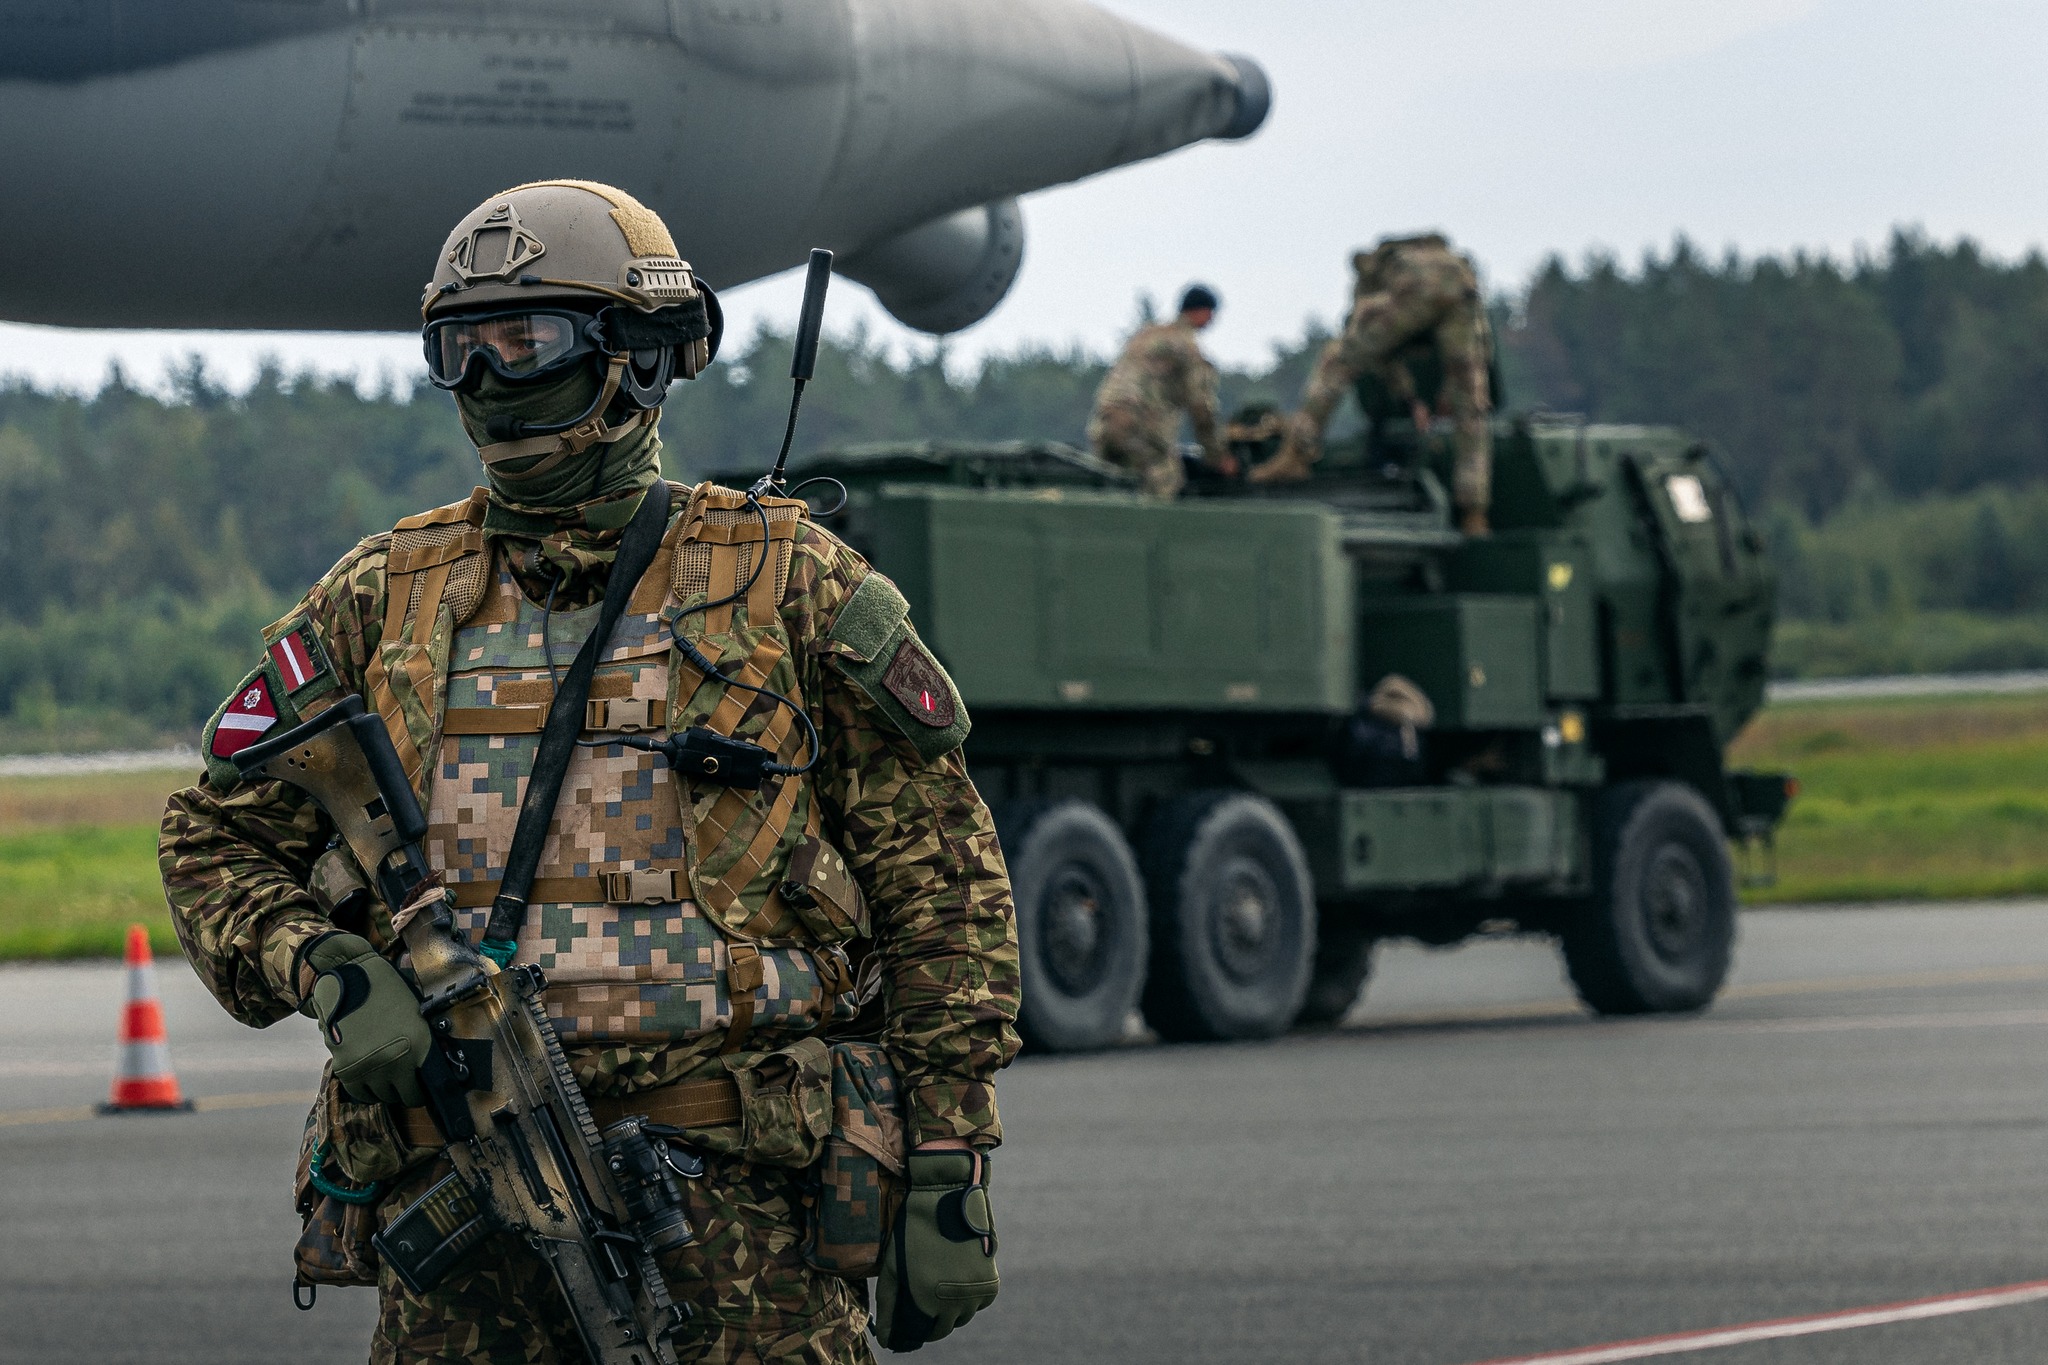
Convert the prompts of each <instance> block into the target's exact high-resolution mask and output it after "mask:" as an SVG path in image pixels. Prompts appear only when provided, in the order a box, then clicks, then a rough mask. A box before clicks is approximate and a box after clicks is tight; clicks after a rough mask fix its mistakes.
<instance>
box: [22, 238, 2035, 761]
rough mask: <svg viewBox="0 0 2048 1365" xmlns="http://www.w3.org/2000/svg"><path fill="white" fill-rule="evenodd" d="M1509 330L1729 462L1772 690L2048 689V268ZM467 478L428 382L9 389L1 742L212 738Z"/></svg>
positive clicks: (1585, 292) (766, 436)
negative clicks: (1755, 544)
mask: <svg viewBox="0 0 2048 1365" xmlns="http://www.w3.org/2000/svg"><path fill="white" fill-rule="evenodd" d="M1325 302H1326V303H1327V306H1328V308H1329V310H1330V313H1331V314H1334V313H1335V311H1336V309H1337V307H1338V306H1339V305H1340V304H1341V303H1342V300H1341V299H1338V298H1332V299H1330V300H1327V301H1325ZM1494 317H1495V322H1496V326H1497V328H1498V331H1499V334H1500V335H1501V337H1502V339H1503V346H1502V355H1501V367H1502V370H1503V372H1504V378H1505V388H1506V393H1507V395H1508V396H1509V398H1510V400H1511V406H1513V407H1520V408H1528V407H1536V406H1546V407H1550V408H1555V409H1576V410H1580V411H1584V412H1586V413H1588V414H1589V415H1590V416H1592V417H1594V418H1596V419H1602V420H1615V421H1654V422H1670V423H1676V424H1678V425H1681V426H1685V427H1687V428H1690V429H1692V430H1694V431H1697V432H1699V433H1700V434H1702V435H1704V436H1705V437H1707V438H1708V439H1709V440H1710V441H1712V442H1714V443H1715V444H1716V445H1717V446H1718V447H1719V448H1720V450H1721V451H1722V452H1723V454H1724V455H1725V457H1726V459H1727V461H1728V463H1729V465H1730V466H1731V468H1733V469H1734V470H1735V472H1736V477H1737V480H1738V482H1739V483H1740V484H1741V485H1742V486H1743V488H1744V489H1745V491H1746V493H1747V494H1748V496H1749V498H1750V500H1751V505H1752V506H1757V507H1761V508H1763V509H1765V510H1764V511H1763V513H1762V514H1761V516H1760V518H1759V520H1760V523H1761V525H1762V529H1763V530H1764V532H1765V534H1766V536H1767V537H1768V539H1769V542H1770V544H1771V547H1772V552H1773V554H1774V555H1775V556H1776V558H1777V561H1778V564H1779V566H1780V568H1781V570H1782V574H1783V581H1784V585H1785V587H1784V593H1785V597H1784V609H1785V615H1786V617H1787V620H1788V622H1789V625H1788V628H1787V630H1786V632H1785V635H1784V642H1783V645H1782V647H1781V651H1780V657H1781V661H1782V662H1781V671H1784V672H1793V673H1809V672H1835V671H1852V672H1854V671H1866V670H1870V669H1891V668H1965V667H1986V666H2003V665H2007V664H2012V665H2018V664H2048V266H2044V264H2043V263H2042V261H2041V260H2040V259H2038V258H2036V257H2029V258H2028V259H2026V260H2025V261H2021V262H2018V263H2006V262H2000V261H1997V260H1993V259H1989V258H1987V257H1985V256H1983V255H1982V254H1981V253H1980V252H1979V251H1978V250H1977V249H1976V248H1975V247H1974V246H1973V245H1971V244H1970V243H1968V242H1962V243H1959V244H1957V245H1955V246H1953V247H1943V246H1938V245H1933V244H1930V243H1929V242H1927V241H1926V240H1925V239H1923V238H1921V237H1918V236H1915V235H1911V234H1905V233H1901V234H1897V235H1895V236H1894V237H1893V239H1892V241H1891V243H1890V246H1889V248H1888V250H1887V252H1886V253H1885V255H1884V256H1883V257H1882V258H1881V259H1875V260H1863V261H1858V262H1856V263H1854V264H1853V265H1851V266H1842V265H1838V264H1836V263H1834V262H1831V261H1828V260H1825V259H1819V258H1812V257H1806V256H1795V257H1793V258H1791V259H1790V260H1777V259H1770V258H1766V259H1761V260H1756V261H1747V262H1746V261H1742V260H1739V259H1736V258H1733V257H1730V258H1728V259H1726V260H1723V261H1720V262H1718V263H1716V262H1712V261H1709V260H1707V259H1705V258H1704V257H1702V256H1700V255H1699V254H1698V253H1697V252H1695V251H1694V250H1693V249H1692V248H1691V247H1690V246H1688V245H1686V244H1685V243H1683V242H1681V243H1679V245H1678V246H1677V247H1676V248H1675V249H1674V250H1673V251H1672V253H1671V254H1670V255H1669V257H1668V258H1659V257H1656V256H1652V257H1650V258H1648V259H1646V260H1645V261H1644V262H1643V264H1642V267H1641V269H1640V270H1638V271H1636V272H1635V273H1633V274H1631V273H1629V272H1627V271H1625V270H1623V269H1622V268H1620V267H1619V266H1618V265H1617V264H1616V263H1615V262H1613V261H1612V260H1607V259H1599V258H1596V259H1594V260H1592V261H1589V262H1587V263H1586V265H1585V266H1584V267H1583V269H1581V270H1578V271H1574V270H1572V269H1570V268H1568V267H1566V266H1565V265H1564V264H1563V263H1562V262H1559V261H1552V262H1551V263H1550V264H1549V265H1547V266H1546V267H1544V269H1543V270H1541V271H1540V272H1539V273H1538V274H1537V275H1536V277H1535V278H1534V279H1533V280H1532V281H1531V282H1530V284H1529V285H1528V287H1527V289H1526V290H1525V291H1524V292H1523V294H1522V295H1521V297H1519V298H1517V299H1503V300H1498V301H1496V304H1495V305H1494ZM1326 338H1327V333H1324V332H1322V331H1319V330H1318V329H1317V328H1316V326H1315V325H1313V324H1312V325H1310V326H1309V327H1308V328H1306V329H1305V330H1304V334H1303V335H1302V337H1301V338H1300V339H1299V341H1297V342H1291V343H1287V344H1285V345H1281V346H1277V347H1276V348H1275V352H1274V355H1273V358H1272V362H1271V364H1270V365H1268V366H1265V367H1263V368H1260V369H1257V370H1246V371H1235V372H1230V373H1227V374H1226V375H1225V376H1224V384H1223V397H1224V403H1225V407H1226V409H1228V408H1230V407H1232V406H1235V405H1236V404H1237V403H1239V402H1242V401H1245V400H1247V399H1250V398H1254V397H1256V398H1262V399H1265V400H1268V401H1275V402H1279V403H1281V404H1291V403H1292V402H1293V401H1294V400H1295V397H1296V396H1297V395H1298V394H1299V393H1300V391H1301V387H1302V384H1303V382H1304V380H1305V379H1306V377H1307V373H1308V369H1309V365H1310V363H1311V361H1312V360H1313V358H1314V355H1315V353H1316V351H1317V349H1318V348H1319V347H1320V346H1321V344H1322V343H1323V341H1324V340H1326ZM1105 365H1106V361H1105V360H1104V358H1103V357H1100V356H1095V355H1090V354H1087V353H1085V352H1082V351H1079V350H1070V351H1064V352H1060V351H1052V350H1048V349H1045V348H1042V347H1041V348H1028V347H1027V348H1025V349H1023V350H1020V351H1018V352H1016V353H1014V354H1011V355H1005V356H994V357H990V358H987V359H985V360H983V361H982V362H980V363H979V364H978V365H977V366H975V367H973V368H971V369H970V370H966V371H964V372H963V371H962V369H961V368H960V367H959V366H957V365H953V364H951V363H950V362H949V359H948V356H947V354H946V352H945V350H944V349H943V347H939V346H932V347H929V348H924V349H920V350H916V351H914V352H913V353H912V354H911V355H909V356H908V357H907V358H899V357H897V356H894V355H892V354H891V352H890V351H889V350H888V349H887V348H886V347H884V346H882V345H881V344H880V343H878V342H877V341H876V340H875V339H874V338H872V337H870V336H868V335H866V334H864V333H860V334H856V335H854V336H852V337H850V338H846V339H844V340H841V341H838V342H833V343H828V344H827V345H826V346H825V347H824V349H823V351H822V353H821V355H820V360H819V368H818V376H817V380H816V382H814V383H813V384H812V385H811V386H810V388H809V389H808V391H807V394H806V399H805V406H804V417H803V424H802V427H801V428H800V431H799V435H798V448H799V451H800V452H801V451H805V450H815V449H819V448H824V447H829V446H836V445H842V444H846V443H849V442H856V441H874V440H889V439H947V438H966V439H978V440H1004V439H1014V438H1035V439H1053V440H1065V441H1071V442H1075V443H1079V442H1080V441H1081V440H1082V433H1083V430H1084V428H1085V426H1086V423H1087V417H1088V409H1089V404H1090V401H1091V399H1092V397H1093V394H1094V390H1095V387H1096V385H1097V384H1098V383H1099V382H1100V380H1101V377H1102V374H1103V371H1104V369H1105ZM788 372H789V341H788V339H787V338H785V337H781V336H777V335H775V334H773V333H770V332H767V331H765V330H764V331H759V332H757V333H756V334H755V335H754V336H753V337H752V338H751V339H748V340H746V341H744V342H739V341H737V340H735V342H734V344H732V345H731V346H729V348H728V350H727V354H726V356H725V357H724V358H723V359H722V360H721V362H720V363H719V364H718V365H716V366H714V367H712V369H711V370H710V372H709V373H707V374H706V375H705V377H704V378H702V379H700V380H698V381H696V382H695V383H692V384H685V385H679V386H678V387H677V388H676V390H675V391H674V392H673V394H672V395H671V398H670V402H669V405H668V411H667V415H666V418H665V420H664V422H663V425H662V436H663V440H664V441H665V443H666V448H667V466H668V470H669V472H670V474H671V475H673V476H675V477H679V478H690V477H695V476H698V475H701V474H704V473H708V472H712V471H730V470H744V469H756V468H765V467H766V466H767V464H768V463H769V461H770V460H771V459H772V458H773V456H774V453H775V449H776V446H777V444H778V443H779V441H780V440H781V436H782V431H783V423H784V418H785V415H786V412H787V406H788V399H789V388H788V381H787V379H786V376H787V374H788ZM1348 420H1349V421H1356V420H1357V419H1356V417H1355V416H1352V417H1350V418H1349V419H1348ZM1346 421H1347V419H1346V418H1344V417H1340V418H1339V421H1338V424H1337V426H1338V427H1339V428H1341V427H1342V426H1343V425H1344V424H1345V423H1346ZM478 475H479V469H478V465H477V462H476V455H475V452H474V451H473V450H472V449H471V447H470V445H469V442H468V441H467V440H466V439H465V437H464V436H463V434H462V430H461V427H460V424H459V423H458V422H457V421H456V419H455V415H454V411H453V408H452V406H451V405H450V404H449V402H448V400H447V398H446V397H445V396H444V395H442V394H440V393H439V392H437V391H436V390H434V389H432V388H431V387H430V386H427V385H425V384H424V383H421V384H418V385H416V386H415V387H413V388H410V389H406V388H391V387H386V388H384V389H380V390H376V391H365V390H364V389H362V388H359V387H358V386H357V385H355V384H354V383H353V382H351V381H348V380H342V379H333V378H324V377H320V376H317V375H312V374H300V375H286V374H285V373H284V372H282V371H281V370H280V369H278V368H276V367H275V366H272V367H268V368H266V369H264V370H263V371H262V372H261V373H260V374H259V375H258V376H257V377H256V379H255V381H254V383H253V384H252V385H251V386H250V387H249V388H248V390H247V391H245V392H242V393H230V392H228V391H226V390H225V389H224V388H222V387H221V386H220V385H219V384H218V383H217V382H216V381H215V380H213V379H212V378H211V377H209V376H208V375H207V373H206V372H205V370H204V368H203V367H202V366H201V365H200V363H199V362H198V361H197V360H196V359H195V360H193V361H191V362H189V363H187V364H186V365H184V366H183V367H181V368H179V369H178V370H177V371H176V372H174V373H173V374H172V375H171V376H170V382H169V384H168V385H167V388H166V391H165V392H163V393H151V392H145V391H143V390H141V389H138V388H136V387H135V386H134V385H132V384H130V383H128V382H127V381H126V379H125V378H123V377H122V376H121V375H120V374H119V372H118V371H117V372H115V373H113V374H112V375H111V376H110V377H109V379H108V381H107V382H106V383H105V384H104V385H103V386H102V387H101V389H100V390H99V392H97V393H95V394H91V395H81V394H72V393H61V392H45V391H40V390H37V389H34V388H31V387H28V386H26V385H23V384H20V383H16V384H13V385H0V588H4V592H0V749H13V750H19V749H24V748H49V747H61V748H91V747H98V746H101V745H109V744H117V745H118V744H131V743H148V742H152V741H154V740H156V739H158V738H159V737H161V736H163V735H166V734H173V733H175V734H182V735H186V736H190V735H191V734H192V732H193V731H194V730H195V729H196V727H197V726H198V724H199V723H200V722H201V721H202V720H203V719H204V717H205V715H206V714H207V712H208V711H210V710H211V708H212V707H213V706H214V705H215V704H216V703H217V702H218V700H219V698H220V697H222V696H224V695H226V693H227V691H228V689H230V688H231V687H232V686H233V685H234V683H235V681H236V680H237V679H238V678H239V677H240V676H241V675H242V673H243V672H244V671H245V670H246V669H247V668H248V667H249V666H250V665H251V664H253V663H254V662H255V658H256V635H257V630H258V628H259V627H260V626H261V625H262V624H263V623H265V622H267V621H269V620H271V619H274V618H275V617H276V616H278V615H280V614H282V613H283V612H284V611H285V610H286V609H287V608H288V607H289V605H290V603H291V602H292V601H293V600H294V599H295V598H296V597H297V596H298V595H299V594H300V593H301V592H303V591H304V590H305V588H306V586H307V585H308V584H309V583H311V582H312V581H313V580H314V579H315V578H317V577H318V576H319V575H320V573H322V572H323V571H324V570H325V569H326V568H327V567H328V565H330V564H332V563H333V562H334V561H335V560H336V559H338V558H339V557H340V556H341V555H342V554H343V553H344V552H345V551H346V550H347V549H348V547H349V546H350V545H351V544H353V543H354V542H355V541H356V540H357V539H358V538H359V537H361V536H363V535H367V534H370V533H372V532H376V531H380V530H383V529H385V528H388V527H389V526H390V525H391V524H392V523H393V522H394V521H396V520H397V519H398V518H399V517H401V516H404V515H406V514H407V513H410V512H414V511H418V510H420V509H422V508H425V507H429V506H432V505H435V504H437V503H442V502H446V501H449V500H451V499H454V498H457V497H460V496H461V495H462V494H463V493H464V492H465V491H466V490H467V489H468V488H469V487H470V486H471V485H472V484H473V483H474V482H476V480H477V478H478Z"/></svg>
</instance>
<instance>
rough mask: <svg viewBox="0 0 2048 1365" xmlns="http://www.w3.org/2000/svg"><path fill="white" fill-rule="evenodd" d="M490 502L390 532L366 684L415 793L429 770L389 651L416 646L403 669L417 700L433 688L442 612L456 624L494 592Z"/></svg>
mask: <svg viewBox="0 0 2048 1365" xmlns="http://www.w3.org/2000/svg"><path fill="white" fill-rule="evenodd" d="M488 496H489V494H488V492H487V490H485V489H482V488H479V489H477V490H476V491H475V492H473V493H471V494H470V495H469V497H468V498H467V499H466V500H464V501H462V502H457V503H450V504H449V505H448V506H446V507H437V508H435V509H434V510H433V511H431V512H422V513H421V514H419V515H418V516H414V517H407V518H406V519H405V520H404V521H401V522H399V523H398V526H397V528H396V529H395V530H393V531H392V533H391V548H390V550H389V552H388V554H387V557H386V560H385V570H384V573H385V577H384V594H385V597H384V622H383V626H384V629H383V633H382V635H381V636H380V637H379V644H378V648H377V650H376V651H375V652H374V653H373V654H372V655H371V658H370V662H369V666H368V669H367V670H366V677H365V678H364V682H365V685H366V686H367V688H368V690H369V693H370V696H371V697H372V698H374V699H375V701H376V704H377V714H378V715H379V716H380V717H382V718H383V721H384V728H385V730H386V731H387V732H389V734H390V736H391V743H392V745H393V747H395V748H396V749H397V750H398V757H399V761H400V762H402V763H403V764H404V765H405V776H406V779H407V780H408V781H409V782H411V783H412V786H413V790H415V791H418V790H420V789H421V788H422V787H423V786H424V785H425V783H424V780H423V779H424V773H425V767H426V764H425V760H424V758H423V757H422V756H421V754H420V751H419V746H418V745H417V744H415V743H414V742H413V736H412V732H411V730H410V729H409V728H408V727H407V726H406V723H405V711H404V708H403V706H402V704H401V702H400V700H399V697H398V694H397V692H396V691H395V689H394V688H393V687H392V686H391V683H392V679H391V678H390V677H389V675H388V673H387V672H386V664H385V660H384V652H385V650H386V648H388V647H389V646H391V645H393V644H396V643H398V642H401V641H402V642H404V643H405V644H407V645H409V646H411V648H410V649H408V651H407V653H406V658H405V663H404V667H405V671H406V682H407V683H408V685H409V686H410V689H411V691H412V692H413V693H414V694H415V695H421V694H424V693H425V692H426V691H427V690H428V689H430V688H431V686H432V683H433V678H432V676H431V675H432V673H433V671H434V662H433V659H432V657H431V654H430V651H429V650H428V648H427V645H428V642H429V641H430V640H431V639H432V638H433V634H434V623H435V620H436V618H437V617H438V616H439V615H440V611H441V607H442V605H443V604H444V603H445V604H446V605H447V606H448V608H449V610H450V612H451V614H452V615H453V617H454V619H455V620H456V621H457V622H458V623H459V622H461V621H464V620H466V619H467V618H468V617H469V614H470V613H471V612H473V611H475V610H476V608H477V604H478V603H479V602H481V601H482V600H483V596H484V589H485V588H486V587H487V586H488V583H487V578H486V570H487V568H488V564H487V556H486V555H485V554H484V553H483V548H484V540H483V519H484V505H485V502H486V499H487V498H488Z"/></svg>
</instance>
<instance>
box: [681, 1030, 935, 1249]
mask: <svg viewBox="0 0 2048 1365" xmlns="http://www.w3.org/2000/svg"><path fill="white" fill-rule="evenodd" d="M721 1061H722V1062H723V1064H724V1066H725V1069H726V1071H727V1073H728V1074H729V1075H731V1077H732V1078H733V1081H734V1083H735V1084H736V1085H737V1086H738V1087H739V1103H740V1123H739V1125H738V1126H737V1127H736V1128H726V1129H722V1130H716V1131H713V1132H708V1133H692V1134H691V1135H690V1142H691V1144H692V1145H693V1146H698V1147H702V1148H703V1149H705V1150H706V1151H712V1152H718V1153H721V1154H723V1155H728V1156H734V1157H738V1158H740V1159H742V1160H746V1161H760V1162H766V1163H768V1164H770V1165H776V1166H786V1167H792V1168H795V1169H798V1170H803V1171H806V1172H807V1174H808V1182H807V1183H808V1184H809V1186H810V1190H811V1194H812V1199H811V1215H810V1226H809V1227H808V1229H807V1230H806V1232H805V1235H804V1242H803V1255H804V1259H805V1260H806V1261H807V1262H809V1264H810V1265H811V1266H813V1267H814V1268H815V1269H818V1270H821V1271H823V1272H825V1273H826V1274H828V1275H837V1276H841V1277H844V1278H846V1279H854V1280H860V1279H867V1278H869V1277H871V1276H873V1275H874V1274H875V1273H876V1271H877V1269H878V1267H879V1265H880V1262H881V1254H882V1239H883V1236H884V1235H885V1234H886V1232H887V1231H888V1229H889V1227H890V1226H891V1224H892V1222H893V1220H894V1219H895V1217H896V1211H897V1209H898V1208H899V1207H900V1206H901V1205H902V1202H903V1194H904V1160H905V1153H906V1150H907V1133H908V1130H907V1128H906V1126H905V1124H904V1120H903V1108H902V1101H901V1096H900V1092H899V1088H898V1086H897V1083H896V1072H895V1069H894V1068H893V1067H892V1066H891V1065H890V1063H889V1058H888V1054H887V1053H886V1052H884V1051H883V1050H882V1048H881V1047H880V1046H879V1045H878V1044H875V1043H865V1042H846V1043H827V1042H825V1041H824V1040H822V1039H818V1038H806V1039H803V1040H802V1041H800V1042H797V1043H793V1044H791V1045H790V1046H788V1047H785V1048H781V1049H778V1050H777V1051H774V1052H752V1053H736V1054H734V1055H732V1056H729V1057H725V1058H722V1059H721Z"/></svg>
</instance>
